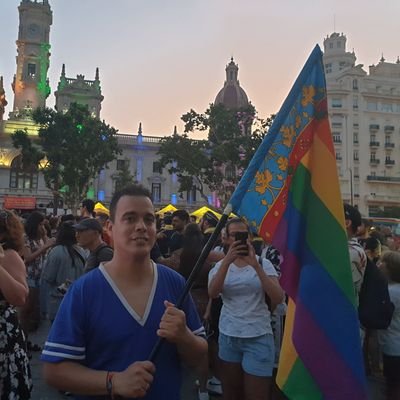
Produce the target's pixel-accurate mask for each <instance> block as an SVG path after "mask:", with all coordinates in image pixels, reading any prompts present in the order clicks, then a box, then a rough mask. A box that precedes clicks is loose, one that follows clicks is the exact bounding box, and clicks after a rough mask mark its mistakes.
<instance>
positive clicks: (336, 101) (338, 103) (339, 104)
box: [332, 99, 342, 108]
mask: <svg viewBox="0 0 400 400" xmlns="http://www.w3.org/2000/svg"><path fill="white" fill-rule="evenodd" d="M332 107H333V108H341V107H342V99H332Z"/></svg>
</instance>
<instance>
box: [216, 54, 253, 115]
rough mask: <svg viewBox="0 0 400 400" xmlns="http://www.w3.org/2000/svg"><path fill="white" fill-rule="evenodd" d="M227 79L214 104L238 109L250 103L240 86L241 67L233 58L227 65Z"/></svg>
mask: <svg viewBox="0 0 400 400" xmlns="http://www.w3.org/2000/svg"><path fill="white" fill-rule="evenodd" d="M225 71H226V81H225V83H224V87H223V88H222V89H221V90H220V91H219V93H218V94H217V97H216V98H215V102H214V104H216V105H217V104H223V105H224V106H225V107H226V108H228V109H237V108H242V107H246V106H248V105H249V99H248V98H247V94H246V92H245V91H244V90H243V89H242V88H241V87H240V84H239V81H238V71H239V67H238V65H237V64H235V62H234V61H233V58H231V62H230V63H229V64H228V65H227V66H226V68H225Z"/></svg>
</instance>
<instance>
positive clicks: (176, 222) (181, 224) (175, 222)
mask: <svg viewBox="0 0 400 400" xmlns="http://www.w3.org/2000/svg"><path fill="white" fill-rule="evenodd" d="M172 226H173V227H174V229H175V230H176V231H178V232H180V231H183V229H185V221H183V220H181V219H180V218H179V217H173V218H172Z"/></svg>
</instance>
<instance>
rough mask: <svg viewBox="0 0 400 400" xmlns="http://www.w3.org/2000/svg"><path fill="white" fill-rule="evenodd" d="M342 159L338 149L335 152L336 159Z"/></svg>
mask: <svg viewBox="0 0 400 400" xmlns="http://www.w3.org/2000/svg"><path fill="white" fill-rule="evenodd" d="M341 159H342V156H341V155H340V151H337V152H336V160H338V161H340V160H341Z"/></svg>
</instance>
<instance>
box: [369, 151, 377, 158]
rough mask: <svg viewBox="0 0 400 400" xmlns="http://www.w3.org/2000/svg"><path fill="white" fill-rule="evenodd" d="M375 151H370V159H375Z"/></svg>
mask: <svg viewBox="0 0 400 400" xmlns="http://www.w3.org/2000/svg"><path fill="white" fill-rule="evenodd" d="M375 157H376V153H375V152H374V151H371V156H370V160H376V158H375Z"/></svg>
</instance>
